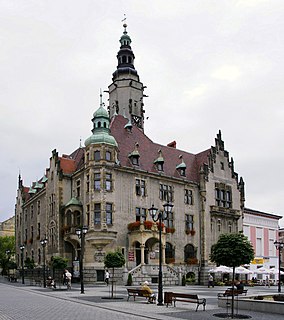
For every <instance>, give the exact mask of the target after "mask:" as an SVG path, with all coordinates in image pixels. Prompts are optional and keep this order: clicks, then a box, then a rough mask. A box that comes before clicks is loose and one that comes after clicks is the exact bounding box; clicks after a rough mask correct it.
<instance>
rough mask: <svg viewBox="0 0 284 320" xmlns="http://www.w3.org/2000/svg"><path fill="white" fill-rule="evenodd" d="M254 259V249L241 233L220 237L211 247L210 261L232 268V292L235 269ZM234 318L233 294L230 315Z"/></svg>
mask: <svg viewBox="0 0 284 320" xmlns="http://www.w3.org/2000/svg"><path fill="white" fill-rule="evenodd" d="M253 259H254V249H253V246H252V244H251V242H250V241H249V240H248V238H247V237H246V236H244V235H243V233H228V234H222V235H220V237H219V239H218V241H217V243H215V244H213V246H212V247H211V254H210V260H211V261H212V262H215V263H216V264H217V265H225V266H227V267H231V268H233V282H232V290H234V282H235V268H236V267H239V266H240V265H242V264H248V263H250V262H251V261H252V260H253ZM231 317H232V318H234V294H232V313H231Z"/></svg>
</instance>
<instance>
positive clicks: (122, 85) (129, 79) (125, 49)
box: [108, 15, 146, 130]
mask: <svg viewBox="0 0 284 320" xmlns="http://www.w3.org/2000/svg"><path fill="white" fill-rule="evenodd" d="M125 20H126V17H125V15H124V19H123V20H122V22H123V28H124V30H123V34H122V36H121V37H120V39H119V42H120V49H119V51H118V53H117V56H116V57H117V68H116V71H115V72H114V73H113V74H112V84H111V85H110V86H109V87H108V88H109V114H110V117H113V116H114V115H115V114H118V115H122V116H124V117H126V118H127V119H129V121H131V124H132V125H135V126H137V127H138V128H140V129H142V130H143V129H144V103H143V98H144V97H146V95H144V94H143V91H144V88H146V87H145V86H143V83H141V82H140V79H139V76H138V73H137V71H136V70H135V67H134V59H135V56H134V53H133V51H132V48H131V38H130V36H129V35H128V32H127V24H126V23H125Z"/></svg>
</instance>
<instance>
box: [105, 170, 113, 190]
mask: <svg viewBox="0 0 284 320" xmlns="http://www.w3.org/2000/svg"><path fill="white" fill-rule="evenodd" d="M106 190H107V191H111V190H112V175H111V174H110V173H106Z"/></svg>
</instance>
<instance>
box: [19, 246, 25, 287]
mask: <svg viewBox="0 0 284 320" xmlns="http://www.w3.org/2000/svg"><path fill="white" fill-rule="evenodd" d="M20 250H21V264H22V284H25V269H24V250H25V246H24V245H23V244H22V245H20Z"/></svg>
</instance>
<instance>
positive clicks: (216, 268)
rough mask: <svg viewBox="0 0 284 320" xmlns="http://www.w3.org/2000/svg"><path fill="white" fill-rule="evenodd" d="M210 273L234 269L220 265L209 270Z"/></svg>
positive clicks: (227, 271) (229, 271) (230, 271)
mask: <svg viewBox="0 0 284 320" xmlns="http://www.w3.org/2000/svg"><path fill="white" fill-rule="evenodd" d="M209 272H210V273H218V272H220V273H232V272H233V269H231V268H229V267H226V266H219V267H215V268H213V269H210V270H209Z"/></svg>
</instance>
